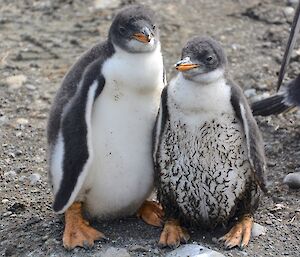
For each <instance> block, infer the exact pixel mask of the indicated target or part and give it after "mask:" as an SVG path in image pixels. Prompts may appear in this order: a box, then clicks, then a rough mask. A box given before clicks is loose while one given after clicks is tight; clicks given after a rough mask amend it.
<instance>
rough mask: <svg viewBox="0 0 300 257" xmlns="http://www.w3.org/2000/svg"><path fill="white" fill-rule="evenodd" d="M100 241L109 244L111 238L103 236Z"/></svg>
mask: <svg viewBox="0 0 300 257" xmlns="http://www.w3.org/2000/svg"><path fill="white" fill-rule="evenodd" d="M100 240H101V241H103V242H108V241H109V238H108V237H106V236H103V237H102V238H101V239H100Z"/></svg>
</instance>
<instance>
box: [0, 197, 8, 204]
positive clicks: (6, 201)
mask: <svg viewBox="0 0 300 257" xmlns="http://www.w3.org/2000/svg"><path fill="white" fill-rule="evenodd" d="M1 202H2V203H3V204H6V203H8V202H9V200H8V199H6V198H4V199H3V200H2V201H1Z"/></svg>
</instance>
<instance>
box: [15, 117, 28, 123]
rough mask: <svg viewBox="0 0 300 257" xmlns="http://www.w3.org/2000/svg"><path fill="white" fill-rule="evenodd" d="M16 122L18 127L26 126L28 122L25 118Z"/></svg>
mask: <svg viewBox="0 0 300 257" xmlns="http://www.w3.org/2000/svg"><path fill="white" fill-rule="evenodd" d="M16 122H17V123H18V124H20V125H27V124H28V123H29V121H28V120H27V119H25V118H18V119H17V120H16Z"/></svg>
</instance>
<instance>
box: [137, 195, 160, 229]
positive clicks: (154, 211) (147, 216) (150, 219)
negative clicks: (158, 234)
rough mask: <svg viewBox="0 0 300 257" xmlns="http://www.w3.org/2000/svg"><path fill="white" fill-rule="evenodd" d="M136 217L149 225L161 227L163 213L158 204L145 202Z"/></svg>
mask: <svg viewBox="0 0 300 257" xmlns="http://www.w3.org/2000/svg"><path fill="white" fill-rule="evenodd" d="M137 216H138V217H139V218H141V219H142V220H143V221H145V222H146V223H147V224H149V225H152V226H155V227H161V226H162V223H163V216H164V211H163V208H162V206H161V205H160V204H159V203H157V202H154V201H148V200H146V201H145V202H144V203H143V204H142V206H141V207H140V209H139V210H138V213H137Z"/></svg>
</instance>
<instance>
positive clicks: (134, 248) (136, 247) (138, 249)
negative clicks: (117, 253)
mask: <svg viewBox="0 0 300 257" xmlns="http://www.w3.org/2000/svg"><path fill="white" fill-rule="evenodd" d="M129 251H132V252H148V251H149V248H147V247H145V246H142V245H132V246H130V247H129Z"/></svg>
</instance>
